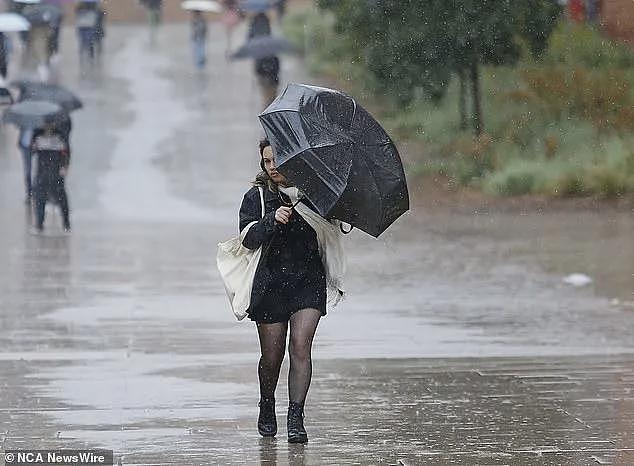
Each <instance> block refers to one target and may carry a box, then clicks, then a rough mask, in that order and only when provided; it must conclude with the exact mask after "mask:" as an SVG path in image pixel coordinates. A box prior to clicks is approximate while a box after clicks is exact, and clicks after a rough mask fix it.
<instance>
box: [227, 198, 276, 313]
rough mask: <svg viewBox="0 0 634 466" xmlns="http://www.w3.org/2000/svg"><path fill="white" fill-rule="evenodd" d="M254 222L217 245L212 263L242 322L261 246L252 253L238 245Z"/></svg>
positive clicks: (249, 300)
mask: <svg viewBox="0 0 634 466" xmlns="http://www.w3.org/2000/svg"><path fill="white" fill-rule="evenodd" d="M258 190H259V191H260V203H261V204H262V217H264V191H263V190H262V187H258ZM256 223H257V222H251V223H249V224H248V225H247V226H246V227H244V229H243V230H242V231H241V232H240V235H239V236H236V237H234V238H231V239H230V240H228V241H225V242H223V243H219V244H218V254H217V256H216V264H217V265H218V271H219V272H220V276H221V277H222V281H223V282H224V285H225V291H226V292H227V297H228V298H229V304H230V305H231V309H233V313H234V315H235V316H236V318H237V319H238V320H242V319H244V318H245V317H246V315H247V309H249V306H250V304H251V289H252V288H253V279H254V277H255V271H256V269H257V268H258V263H259V262H260V256H261V255H262V246H260V247H259V248H258V249H256V250H255V251H253V250H251V249H249V248H247V247H245V246H244V245H243V244H242V241H243V240H244V237H245V236H246V235H247V233H248V232H249V230H250V229H251V227H252V226H253V225H255V224H256Z"/></svg>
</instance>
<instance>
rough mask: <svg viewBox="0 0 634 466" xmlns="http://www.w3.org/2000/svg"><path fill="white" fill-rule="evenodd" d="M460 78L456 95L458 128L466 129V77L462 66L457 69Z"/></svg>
mask: <svg viewBox="0 0 634 466" xmlns="http://www.w3.org/2000/svg"><path fill="white" fill-rule="evenodd" d="M458 79H459V80H460V95H459V97H458V111H459V112H460V129H461V130H463V131H464V130H465V129H467V79H466V77H465V70H464V68H460V69H459V70H458Z"/></svg>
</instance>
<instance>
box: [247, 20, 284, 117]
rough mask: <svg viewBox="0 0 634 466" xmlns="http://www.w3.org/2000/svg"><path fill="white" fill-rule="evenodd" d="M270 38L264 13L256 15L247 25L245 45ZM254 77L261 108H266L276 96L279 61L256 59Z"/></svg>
mask: <svg viewBox="0 0 634 466" xmlns="http://www.w3.org/2000/svg"><path fill="white" fill-rule="evenodd" d="M270 36H271V22H270V21H269V18H268V16H267V15H266V13H264V12H259V13H256V15H255V16H254V17H253V19H252V20H251V23H250V24H249V33H248V36H247V43H248V42H249V41H251V40H253V39H257V38H261V37H270ZM254 69H255V75H256V77H257V80H258V85H259V86H260V92H261V93H262V101H263V106H264V107H267V106H268V105H269V104H270V103H271V102H273V100H274V99H275V96H276V95H277V88H278V85H279V82H280V59H279V58H278V57H277V56H276V55H267V56H263V57H258V58H256V59H255V61H254Z"/></svg>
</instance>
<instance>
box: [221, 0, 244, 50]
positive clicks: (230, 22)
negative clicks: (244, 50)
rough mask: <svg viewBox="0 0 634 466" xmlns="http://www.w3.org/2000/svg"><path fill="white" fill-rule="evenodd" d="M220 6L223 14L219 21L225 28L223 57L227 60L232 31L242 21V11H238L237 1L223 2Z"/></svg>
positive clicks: (224, 0) (228, 0)
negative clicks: (222, 8)
mask: <svg viewBox="0 0 634 466" xmlns="http://www.w3.org/2000/svg"><path fill="white" fill-rule="evenodd" d="M222 5H223V7H224V13H223V14H222V19H221V21H222V24H223V25H224V27H225V35H226V42H225V43H226V47H225V57H226V58H229V53H230V52H231V37H232V36H233V30H234V29H235V28H236V26H237V25H238V24H240V21H242V11H241V10H240V7H239V4H238V0H223V2H222Z"/></svg>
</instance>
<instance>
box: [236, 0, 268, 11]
mask: <svg viewBox="0 0 634 466" xmlns="http://www.w3.org/2000/svg"><path fill="white" fill-rule="evenodd" d="M275 3H276V2H274V1H270V0H242V1H241V2H240V9H241V10H244V11H253V12H263V11H267V10H270V9H271V8H273V7H274V6H275Z"/></svg>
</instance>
